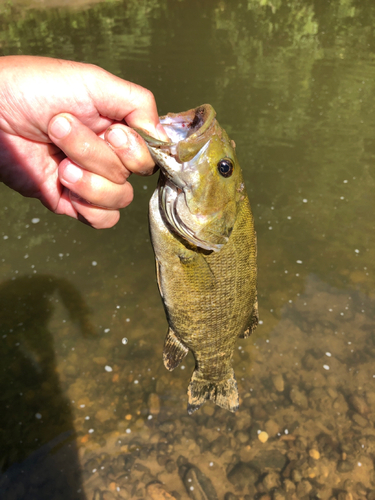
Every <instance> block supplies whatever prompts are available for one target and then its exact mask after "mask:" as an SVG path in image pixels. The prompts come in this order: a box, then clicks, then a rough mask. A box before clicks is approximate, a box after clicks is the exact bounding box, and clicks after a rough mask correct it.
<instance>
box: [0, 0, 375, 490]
mask: <svg viewBox="0 0 375 500" xmlns="http://www.w3.org/2000/svg"><path fill="white" fill-rule="evenodd" d="M26 4H27V5H29V6H30V8H29V9H27V10H24V9H21V8H20V7H19V5H26ZM39 7H40V4H39V5H38V4H35V3H31V2H26V1H25V2H24V3H22V4H18V3H17V2H16V3H6V4H2V5H1V6H0V51H1V53H2V54H14V53H33V54H43V55H50V56H59V57H65V58H72V59H76V60H84V61H88V62H93V63H96V64H100V65H101V66H103V67H105V68H107V69H108V70H110V71H112V72H114V73H116V74H118V75H120V76H122V77H124V78H127V79H130V80H133V81H136V82H138V83H140V84H143V85H145V86H147V87H149V88H150V89H152V91H153V92H154V94H155V96H156V98H157V102H158V106H159V110H160V113H161V114H164V113H166V112H168V111H181V110H186V109H190V108H192V107H195V106H197V105H199V104H202V103H204V102H210V103H211V104H212V105H213V106H214V108H215V109H216V111H217V113H218V116H219V119H220V123H221V124H222V125H223V126H224V127H225V128H226V130H227V131H228V133H229V134H230V136H231V137H232V138H233V139H234V140H235V142H236V144H237V152H238V156H239V160H240V163H241V165H242V167H243V170H244V176H245V180H246V185H247V188H248V192H249V197H250V201H251V204H252V208H253V212H254V216H255V222H256V228H257V233H258V255H259V296H260V300H259V305H260V318H261V320H262V324H261V325H260V326H259V327H258V330H257V332H256V334H255V336H253V338H250V339H248V340H243V341H242V340H241V341H239V342H238V349H237V352H236V355H235V360H234V363H235V371H236V374H237V379H238V385H239V393H240V397H241V406H240V410H239V411H238V412H237V413H236V414H235V415H232V414H230V413H228V412H225V411H224V410H221V409H220V408H215V407H214V406H212V405H211V404H209V403H207V404H206V405H204V407H202V408H201V410H199V411H198V412H197V413H196V414H194V415H193V416H190V417H189V416H188V415H187V414H186V393H185V392H186V387H187V385H188V381H189V379H190V375H191V372H192V369H193V359H192V357H191V356H188V358H187V359H186V361H184V364H183V365H182V366H181V368H178V369H177V370H176V371H175V372H173V373H168V372H167V371H166V370H165V368H164V366H163V364H162V348H163V342H164V337H165V333H166V329H167V325H166V321H165V317H164V311H163V308H162V305H161V301H160V298H159V296H158V292H157V287H156V282H155V275H154V261H153V255H152V250H151V247H150V242H149V235H148V229H147V203H148V200H149V198H150V196H151V192H152V190H153V188H154V185H155V183H156V180H155V179H154V178H151V179H150V178H147V179H142V178H133V184H134V187H135V194H136V198H135V201H134V203H133V204H132V205H131V206H130V207H128V209H126V210H125V211H124V212H123V214H122V218H121V221H120V223H119V224H118V225H117V226H116V227H115V228H113V229H112V230H109V231H99V232H94V231H92V230H91V229H90V228H88V227H85V226H82V225H78V224H77V223H76V222H75V221H70V220H67V219H64V218H59V217H56V216H54V215H52V214H49V213H47V212H46V210H45V209H44V208H43V207H41V206H39V204H38V202H36V201H33V200H24V199H22V198H20V197H19V196H18V195H17V194H15V193H12V192H11V191H9V190H8V189H5V188H4V187H2V188H1V195H2V213H1V215H0V218H1V226H0V227H1V229H0V241H1V249H0V269H1V276H2V284H1V290H0V304H1V310H0V320H1V325H0V329H1V336H0V342H1V343H2V347H1V353H2V354H1V360H2V362H1V364H0V366H1V369H2V370H4V373H3V375H2V381H1V386H2V391H1V394H2V395H1V401H2V408H3V412H2V414H1V416H0V423H1V428H0V439H1V443H0V449H1V457H0V463H1V464H2V468H3V470H4V473H3V475H2V476H1V477H0V489H1V487H2V488H3V490H4V486H5V487H6V488H7V493H6V496H5V498H7V499H11V498H12V499H13V498H16V499H24V498H28V499H29V498H34V497H35V498H38V499H44V498H59V496H60V497H61V498H84V497H86V498H87V499H89V500H92V499H94V500H101V499H105V500H108V499H122V498H125V499H126V498H151V499H159V498H170V497H168V496H167V493H166V492H168V493H169V494H170V495H171V496H172V498H175V499H177V500H178V499H186V498H193V499H201V498H204V499H210V500H213V499H216V498H217V499H219V500H221V499H224V498H225V500H235V499H237V500H239V499H241V500H242V499H246V500H250V499H254V498H255V499H260V498H263V499H264V500H266V499H270V498H271V499H272V500H283V499H285V500H289V499H298V500H301V499H308V498H311V499H315V498H316V499H317V498H321V499H323V500H325V499H326V500H329V499H332V498H333V499H337V500H343V499H350V498H353V499H361V500H362V499H367V500H370V499H374V498H375V476H374V466H373V457H374V454H375V444H374V443H375V431H374V426H373V421H374V416H375V390H374V376H375V371H374V370H375V368H374V362H373V358H374V354H375V352H374V336H373V335H374V327H373V325H374V319H375V318H374V311H375V307H374V305H375V304H374V300H375V296H374V292H373V289H374V272H375V254H374V252H375V250H374V248H375V236H374V235H375V231H374V229H375V228H374V218H373V217H372V214H373V213H374V209H375V202H374V195H373V193H374V188H375V178H374V170H373V168H374V159H375V156H374V154H375V143H374V137H375V126H374V125H375V122H374V116H375V113H374V102H375V84H374V82H375V65H374V52H375V40H374V35H373V33H374V30H373V19H374V14H375V12H374V9H375V5H374V3H373V2H372V1H363V2H356V1H354V0H331V2H323V1H320V0H316V1H314V2H310V1H307V0H300V1H298V2H290V3H288V4H287V3H286V2H284V1H282V0H275V1H272V2H271V1H268V0H266V1H263V0H262V1H260V0H248V1H247V2H240V1H234V2H225V1H223V0H215V1H213V2H197V1H196V0H190V1H187V0H183V1H180V2H172V1H170V0H160V1H156V0H145V1H142V2H139V1H127V2H122V1H118V2H117V1H116V2H104V3H96V2H95V3H92V4H90V5H89V4H87V5H86V7H85V8H84V9H79V8H78V6H76V7H77V8H75V9H74V10H71V9H69V8H64V9H63V8H54V7H52V8H48V9H47V8H44V9H43V8H39ZM197 13H199V15H197ZM45 273H46V274H48V275H49V276H50V277H48V276H47V275H46V274H45ZM86 303H87V305H86ZM52 305H53V306H54V307H52ZM89 320H90V321H89ZM90 324H93V325H95V333H96V335H88V336H83V335H82V333H84V331H85V329H86V328H90ZM11 330H12V331H11ZM90 331H91V330H90ZM87 333H90V332H87ZM91 333H93V332H91ZM17 344H18V345H17ZM20 393H22V396H21V395H20ZM36 415H38V416H36ZM39 416H41V418H39ZM20 422H21V424H20ZM36 439H37V440H36ZM21 441H22V442H21ZM46 464H49V468H48V469H47V471H48V474H44V475H43V473H42V471H45V470H46ZM68 465H69V466H68ZM20 471H21V472H20ZM22 471H24V472H22ZM61 471H63V472H62V473H61ZM20 477H25V478H26V479H25V480H23V481H21V480H20ZM61 478H67V480H68V481H67V484H68V486H66V487H67V488H70V489H69V490H66V491H68V493H67V492H66V491H64V490H63V489H62V488H63V486H61V485H62V483H61V481H62V479H61ZM78 490H81V491H80V492H79V491H78ZM52 492H53V493H52ZM75 492H76V493H75ZM32 495H34V497H33V496H32Z"/></svg>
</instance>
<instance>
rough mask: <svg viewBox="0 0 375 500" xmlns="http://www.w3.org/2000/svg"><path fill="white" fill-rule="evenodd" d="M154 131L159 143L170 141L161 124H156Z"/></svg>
mask: <svg viewBox="0 0 375 500" xmlns="http://www.w3.org/2000/svg"><path fill="white" fill-rule="evenodd" d="M156 131H157V133H158V136H159V139H160V140H161V141H169V140H170V139H169V137H168V135H167V133H166V131H165V129H164V127H163V125H162V124H161V123H158V124H157V125H156Z"/></svg>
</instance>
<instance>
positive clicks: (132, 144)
mask: <svg viewBox="0 0 375 500" xmlns="http://www.w3.org/2000/svg"><path fill="white" fill-rule="evenodd" d="M104 138H105V139H106V141H108V142H109V144H110V145H111V146H112V148H113V150H114V151H115V153H116V154H117V156H118V157H119V159H120V160H121V162H122V163H123V165H125V167H126V168H127V169H128V170H130V171H131V172H134V173H137V174H140V175H151V174H152V173H153V172H154V169H155V162H154V160H153V159H152V158H151V155H150V153H149V151H148V148H147V146H146V143H145V141H144V140H143V139H142V138H141V136H140V135H139V134H137V132H136V131H135V130H132V129H131V128H129V127H126V126H125V125H120V124H116V125H112V126H111V127H109V129H108V130H106V132H105V134H104Z"/></svg>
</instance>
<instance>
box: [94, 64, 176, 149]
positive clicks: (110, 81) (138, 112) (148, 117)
mask: <svg viewBox="0 0 375 500" xmlns="http://www.w3.org/2000/svg"><path fill="white" fill-rule="evenodd" d="M86 69H88V70H89V71H86V72H85V73H84V78H85V82H86V86H87V88H88V89H90V97H91V98H92V100H93V102H94V105H95V107H96V109H97V110H98V112H99V114H100V115H101V116H105V117H108V118H111V119H112V120H115V121H117V122H121V121H122V120H125V121H126V123H127V124H128V125H129V126H130V127H136V128H143V129H144V130H146V131H148V132H149V133H150V135H151V136H153V137H156V138H159V139H161V140H167V137H166V135H165V132H164V130H163V128H162V127H158V125H160V122H159V116H158V111H157V107H156V102H155V98H154V96H153V94H152V92H150V91H149V90H147V89H145V88H143V87H141V86H140V85H136V84H135V83H131V82H127V81H125V80H122V79H121V78H118V77H116V76H114V75H112V74H110V73H108V72H107V71H105V70H103V69H101V68H98V67H97V66H86Z"/></svg>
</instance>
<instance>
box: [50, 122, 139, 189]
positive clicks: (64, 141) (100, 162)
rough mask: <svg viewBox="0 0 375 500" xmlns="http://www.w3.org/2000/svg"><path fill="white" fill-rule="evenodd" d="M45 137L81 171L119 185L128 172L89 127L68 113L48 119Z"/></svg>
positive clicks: (127, 175)
mask: <svg viewBox="0 0 375 500" xmlns="http://www.w3.org/2000/svg"><path fill="white" fill-rule="evenodd" d="M48 134H49V137H50V139H51V140H52V142H53V143H54V144H56V145H57V146H58V147H59V148H60V149H61V150H62V151H63V152H64V153H65V154H66V156H68V157H69V158H70V159H71V160H72V161H73V163H75V164H76V165H79V166H80V167H82V168H84V169H85V170H87V171H89V172H92V173H95V174H98V175H102V176H103V177H105V178H106V179H108V180H110V181H112V182H115V183H117V184H123V183H124V182H125V181H126V179H127V178H128V177H129V175H130V172H129V171H128V170H127V169H126V168H125V166H124V164H123V163H122V162H121V160H120V159H119V157H118V156H117V155H116V154H115V152H114V151H113V150H112V148H110V147H109V145H108V144H107V143H106V142H105V141H104V140H103V139H102V138H100V137H98V136H97V135H96V134H95V132H93V131H92V130H91V129H90V128H89V127H86V126H85V125H83V123H81V122H80V121H79V120H78V119H77V118H75V117H74V116H73V115H70V114H68V113H62V114H60V115H57V116H55V117H53V118H52V120H51V121H50V123H49V126H48Z"/></svg>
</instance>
